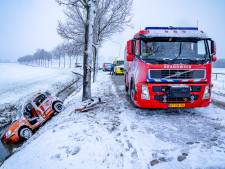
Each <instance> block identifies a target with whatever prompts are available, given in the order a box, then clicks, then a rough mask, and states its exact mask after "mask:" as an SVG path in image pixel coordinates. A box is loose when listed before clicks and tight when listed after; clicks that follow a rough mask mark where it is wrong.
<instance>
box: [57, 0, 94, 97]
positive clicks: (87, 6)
mask: <svg viewBox="0 0 225 169" xmlns="http://www.w3.org/2000/svg"><path fill="white" fill-rule="evenodd" d="M56 1H57V2H58V4H59V5H65V6H66V10H65V14H66V16H67V19H68V20H67V22H66V23H65V24H62V23H59V27H58V32H59V34H60V35H61V36H62V37H64V38H66V39H70V40H71V39H72V40H74V41H75V42H77V43H78V45H79V44H80V46H83V95H82V100H86V99H89V98H91V72H92V58H93V56H92V55H93V53H92V45H93V25H94V18H95V6H96V1H95V0H56ZM79 40H81V41H79Z"/></svg>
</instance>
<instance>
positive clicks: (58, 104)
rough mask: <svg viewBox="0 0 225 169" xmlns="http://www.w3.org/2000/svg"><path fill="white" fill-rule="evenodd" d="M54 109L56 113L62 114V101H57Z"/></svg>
mask: <svg viewBox="0 0 225 169" xmlns="http://www.w3.org/2000/svg"><path fill="white" fill-rule="evenodd" d="M52 108H53V110H54V111H55V112H56V113H60V112H61V111H62V110H63V103H62V102H61V101H59V100H58V101H55V102H54V103H53V104H52Z"/></svg>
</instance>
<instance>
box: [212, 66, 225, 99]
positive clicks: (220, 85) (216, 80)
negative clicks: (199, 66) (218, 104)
mask: <svg viewBox="0 0 225 169" xmlns="http://www.w3.org/2000/svg"><path fill="white" fill-rule="evenodd" d="M213 73H224V74H225V68H213ZM212 79H213V96H212V97H213V98H214V99H217V100H220V101H223V102H225V75H223V74H218V75H217V77H216V75H215V74H213V76H212Z"/></svg>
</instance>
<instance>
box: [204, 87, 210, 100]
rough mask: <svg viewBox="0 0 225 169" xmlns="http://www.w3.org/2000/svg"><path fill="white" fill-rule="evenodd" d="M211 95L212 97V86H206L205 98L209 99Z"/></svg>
mask: <svg viewBox="0 0 225 169" xmlns="http://www.w3.org/2000/svg"><path fill="white" fill-rule="evenodd" d="M209 97H210V88H209V86H206V87H205V91H204V94H203V99H209Z"/></svg>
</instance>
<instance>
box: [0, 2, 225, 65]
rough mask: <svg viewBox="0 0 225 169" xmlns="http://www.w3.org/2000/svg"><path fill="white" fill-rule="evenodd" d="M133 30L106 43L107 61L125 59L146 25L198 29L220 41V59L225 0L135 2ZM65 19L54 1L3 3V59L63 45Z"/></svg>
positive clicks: (0, 26)
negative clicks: (61, 26)
mask: <svg viewBox="0 0 225 169" xmlns="http://www.w3.org/2000/svg"><path fill="white" fill-rule="evenodd" d="M132 13H133V18H132V23H131V24H132V26H133V27H132V28H127V29H126V31H124V32H123V33H119V34H116V35H114V36H113V38H112V40H110V41H108V42H106V43H104V45H103V47H102V49H101V51H100V55H101V57H104V59H103V61H105V62H106V61H112V60H113V59H114V58H115V57H118V56H120V57H123V50H124V45H125V43H126V40H128V39H130V38H132V36H133V35H134V33H136V32H137V31H138V30H139V29H140V28H144V27H146V26H196V25H197V21H198V22H199V28H200V29H202V30H204V31H205V32H206V33H207V34H208V35H209V36H211V37H212V38H214V39H215V40H216V42H217V53H218V54H217V56H218V57H219V58H221V57H223V58H225V47H223V45H224V44H225V32H224V29H225V1H224V0H214V1H212V0H188V1H187V0H169V1H167V0H134V4H133V11H132ZM62 18H63V12H62V9H61V7H58V6H57V4H56V3H55V1H54V0H1V1H0V59H1V58H9V59H16V58H18V57H20V56H23V55H25V54H30V53H33V52H34V51H35V50H36V49H38V48H44V49H46V50H51V49H52V48H53V47H55V46H56V45H57V44H59V43H60V42H62V40H61V38H60V37H59V35H57V31H56V27H57V22H58V20H59V19H62Z"/></svg>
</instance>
